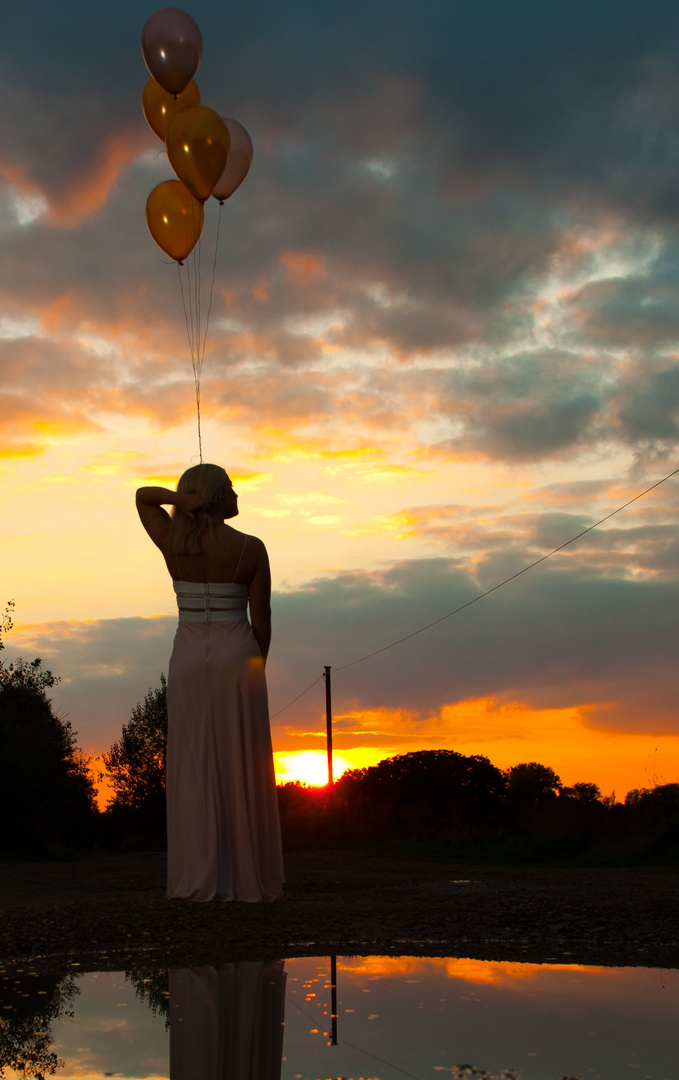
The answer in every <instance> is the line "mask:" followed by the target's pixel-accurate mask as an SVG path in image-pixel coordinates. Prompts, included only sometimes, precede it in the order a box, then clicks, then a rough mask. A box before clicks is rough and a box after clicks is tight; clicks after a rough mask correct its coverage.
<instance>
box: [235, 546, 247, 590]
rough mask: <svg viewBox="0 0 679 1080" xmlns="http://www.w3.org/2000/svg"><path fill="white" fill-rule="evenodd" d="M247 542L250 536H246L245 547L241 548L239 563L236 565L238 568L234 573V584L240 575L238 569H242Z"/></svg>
mask: <svg viewBox="0 0 679 1080" xmlns="http://www.w3.org/2000/svg"><path fill="white" fill-rule="evenodd" d="M247 542H248V538H247V536H246V537H245V540H244V541H243V547H242V548H241V553H240V559H239V560H238V565H237V566H236V569H235V571H234V575H233V583H234V585H235V584H236V578H237V577H238V571H239V570H240V564H241V560H242V558H243V553H244V552H245V545H246V544H247Z"/></svg>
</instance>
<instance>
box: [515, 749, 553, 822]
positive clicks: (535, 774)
mask: <svg viewBox="0 0 679 1080" xmlns="http://www.w3.org/2000/svg"><path fill="white" fill-rule="evenodd" d="M504 777H505V780H506V783H507V801H508V803H509V805H510V806H512V807H513V808H514V809H516V810H518V811H519V812H520V811H524V810H529V809H533V808H536V807H540V806H544V804H545V803H548V802H550V801H551V800H552V799H555V798H556V797H557V795H558V794H559V791H560V790H561V786H562V785H561V780H560V779H559V777H558V776H557V775H556V773H555V772H554V769H550V767H549V765H540V763H539V762H537V761H529V762H522V763H521V764H520V765H513V766H512V767H511V769H506V770H505V773H504Z"/></svg>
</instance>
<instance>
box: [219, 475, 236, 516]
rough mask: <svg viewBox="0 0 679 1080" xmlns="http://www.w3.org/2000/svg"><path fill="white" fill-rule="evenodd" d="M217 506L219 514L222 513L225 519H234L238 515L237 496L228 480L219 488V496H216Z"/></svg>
mask: <svg viewBox="0 0 679 1080" xmlns="http://www.w3.org/2000/svg"><path fill="white" fill-rule="evenodd" d="M217 504H218V506H219V510H220V513H222V512H223V513H224V517H225V518H232V517H236V515H237V514H238V495H237V494H236V492H235V491H234V490H233V484H232V482H231V480H230V479H228V478H227V481H226V483H225V484H224V487H223V488H220V491H219V495H218V496H217Z"/></svg>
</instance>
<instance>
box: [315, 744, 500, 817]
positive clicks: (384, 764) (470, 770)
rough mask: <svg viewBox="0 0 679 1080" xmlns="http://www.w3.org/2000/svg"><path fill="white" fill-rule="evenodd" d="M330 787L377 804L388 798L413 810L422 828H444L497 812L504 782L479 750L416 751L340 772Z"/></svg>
mask: <svg viewBox="0 0 679 1080" xmlns="http://www.w3.org/2000/svg"><path fill="white" fill-rule="evenodd" d="M336 787H337V789H338V791H339V792H340V793H342V794H347V795H349V794H351V793H352V792H355V793H356V794H358V793H359V792H360V794H361V795H362V796H364V797H366V796H367V797H371V798H372V799H373V800H374V801H375V802H377V803H384V802H385V801H391V802H393V803H395V804H397V805H398V806H399V807H401V808H402V809H404V810H406V809H407V811H408V813H410V814H411V815H412V812H413V810H416V811H419V813H420V817H421V819H422V821H423V823H425V824H426V825H427V826H432V825H435V826H437V827H441V828H445V827H446V825H448V824H450V823H452V822H458V823H459V822H460V821H462V820H464V821H467V822H472V821H473V822H474V823H475V824H477V825H479V824H482V823H488V821H489V820H490V819H491V818H493V816H494V815H495V814H496V813H497V812H498V811H499V808H500V806H501V802H502V797H503V795H504V789H505V781H504V779H503V776H502V773H501V772H500V770H499V769H496V768H495V766H494V765H491V763H490V761H489V760H488V758H486V757H483V756H482V755H480V754H474V755H471V756H465V755H464V754H458V753H456V752H455V751H454V750H420V751H414V752H412V753H409V754H399V755H398V756H396V757H392V758H386V759H385V760H384V761H380V763H379V764H378V765H372V766H370V767H369V768H366V769H354V770H351V771H349V772H346V773H344V775H343V776H342V777H341V779H340V780H339V782H338V784H337V785H336Z"/></svg>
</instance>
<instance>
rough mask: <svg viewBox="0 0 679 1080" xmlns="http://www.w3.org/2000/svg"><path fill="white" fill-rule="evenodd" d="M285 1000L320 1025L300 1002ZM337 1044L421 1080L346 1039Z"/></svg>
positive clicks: (288, 996)
mask: <svg viewBox="0 0 679 1080" xmlns="http://www.w3.org/2000/svg"><path fill="white" fill-rule="evenodd" d="M285 999H286V1001H289V1002H290V1004H291V1005H292V1006H294V1008H295V1009H297V1012H298V1013H302V1015H303V1016H306V1017H307V1019H309V1020H311V1022H312V1023H313V1024H314V1025H315V1024H317V1023H318V1018H317V1017H315V1016H312V1015H311V1013H310V1012H307V1010H306V1009H303V1008H302V1006H301V1005H300V1004H299V1002H297V1001H293V999H292V998H291V997H290V995H289V994H286V995H285ZM323 1034H324V1035H325V1036H326V1037H327V1035H328V1034H329V1032H327V1031H325V1032H324V1033H323ZM337 1042H338V1044H341V1045H342V1046H349V1047H351V1049H352V1050H358V1052H359V1054H366V1055H367V1056H368V1057H371V1058H372V1059H373V1060H374V1061H379V1062H380V1064H382V1065H386V1066H387V1067H388V1068H389V1069H394V1070H395V1072H397V1073H400V1074H401V1076H408V1077H409V1078H410V1080H420V1078H419V1077H417V1076H415V1074H414V1073H411V1072H407V1071H406V1069H402V1068H401V1067H400V1065H395V1064H394V1062H393V1061H389V1060H388V1059H387V1058H383V1057H380V1056H379V1054H373V1053H372V1052H371V1051H370V1050H366V1049H365V1047H364V1046H357V1045H356V1044H355V1043H350V1042H347V1040H346V1039H340V1038H339V1037H338V1039H337Z"/></svg>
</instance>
